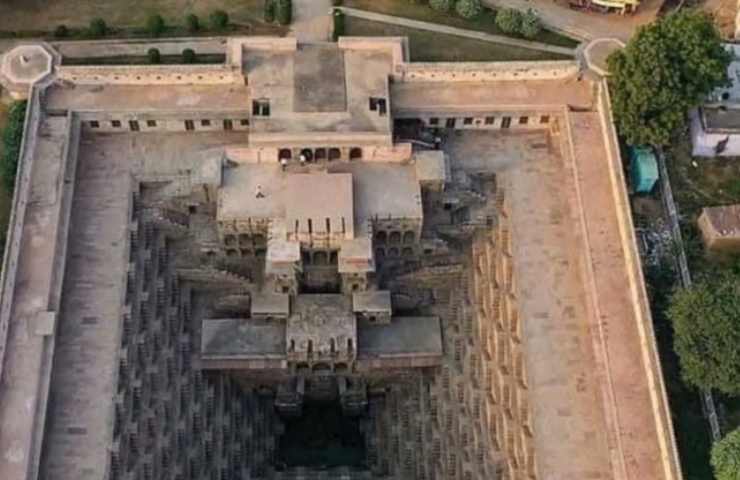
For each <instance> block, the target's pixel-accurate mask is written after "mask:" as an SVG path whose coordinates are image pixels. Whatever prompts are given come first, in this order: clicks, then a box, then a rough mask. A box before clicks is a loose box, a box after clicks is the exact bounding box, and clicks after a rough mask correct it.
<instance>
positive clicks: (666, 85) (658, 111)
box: [608, 10, 732, 145]
mask: <svg viewBox="0 0 740 480" xmlns="http://www.w3.org/2000/svg"><path fill="white" fill-rule="evenodd" d="M721 42H722V41H721V37H720V34H719V31H718V30H717V28H716V27H715V26H714V23H713V22H712V19H711V17H710V16H709V15H707V14H705V13H702V12H696V11H691V10H682V11H680V12H677V13H672V14H670V15H667V16H665V17H663V18H661V19H659V20H657V21H656V22H655V23H652V24H650V25H647V26H645V27H642V28H640V29H639V30H638V32H637V34H636V35H635V36H634V37H632V39H631V40H630V42H629V44H628V45H627V46H626V47H625V48H624V49H623V50H619V51H616V52H614V53H612V54H611V55H610V56H609V58H608V65H609V70H610V72H611V74H612V75H611V77H610V78H609V86H610V91H611V94H612V107H613V111H614V119H615V121H616V124H617V129H618V130H619V132H620V133H621V134H622V135H624V137H625V138H626V140H627V142H628V143H630V144H632V145H639V144H654V145H666V144H668V143H669V142H670V140H671V136H672V134H673V133H674V132H675V131H677V129H679V128H681V127H683V126H684V125H685V122H686V113H687V110H689V109H691V108H693V107H696V106H697V105H699V103H701V102H702V100H703V99H704V98H705V97H706V95H707V94H708V93H709V92H711V91H712V90H713V89H715V88H716V87H719V86H723V85H727V84H728V82H729V80H728V76H727V66H728V65H729V63H730V61H731V59H732V55H731V54H730V53H729V52H727V51H726V50H725V49H724V47H723V46H722V43H721Z"/></svg>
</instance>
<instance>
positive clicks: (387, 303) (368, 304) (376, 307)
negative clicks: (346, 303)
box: [352, 290, 393, 324]
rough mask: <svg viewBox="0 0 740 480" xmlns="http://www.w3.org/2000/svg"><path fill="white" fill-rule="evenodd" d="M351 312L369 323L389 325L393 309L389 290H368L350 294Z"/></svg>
mask: <svg viewBox="0 0 740 480" xmlns="http://www.w3.org/2000/svg"><path fill="white" fill-rule="evenodd" d="M352 310H353V311H354V312H355V314H356V315H357V316H358V317H359V318H362V319H364V320H367V321H368V322H370V323H373V324H375V323H382V324H386V323H390V322H391V315H392V314H393V309H392V307H391V292H390V291H389V290H368V291H365V292H355V293H354V294H352Z"/></svg>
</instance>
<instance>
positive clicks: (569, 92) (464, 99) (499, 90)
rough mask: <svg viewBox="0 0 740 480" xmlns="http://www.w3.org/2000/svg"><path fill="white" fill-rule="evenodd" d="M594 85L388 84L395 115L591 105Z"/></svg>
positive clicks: (569, 82)
mask: <svg viewBox="0 0 740 480" xmlns="http://www.w3.org/2000/svg"><path fill="white" fill-rule="evenodd" d="M592 87H593V84H592V83H591V82H588V81H579V80H578V79H576V78H568V79H564V80H549V81H547V80H518V81H512V80H501V81H491V82H410V83H402V82H396V83H393V84H392V85H391V97H392V99H393V115H394V116H401V117H404V116H412V115H413V114H415V113H417V112H424V111H435V110H450V111H467V112H476V111H485V110H487V109H507V108H521V109H523V110H526V109H538V108H543V107H551V108H552V107H557V108H560V107H562V106H563V105H570V106H573V107H578V108H590V107H592V106H593V102H594V99H593V91H592Z"/></svg>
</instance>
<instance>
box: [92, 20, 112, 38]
mask: <svg viewBox="0 0 740 480" xmlns="http://www.w3.org/2000/svg"><path fill="white" fill-rule="evenodd" d="M106 33H108V25H107V24H106V23H105V20H103V19H102V18H93V19H92V20H90V36H92V37H96V38H97V37H104V36H105V34H106Z"/></svg>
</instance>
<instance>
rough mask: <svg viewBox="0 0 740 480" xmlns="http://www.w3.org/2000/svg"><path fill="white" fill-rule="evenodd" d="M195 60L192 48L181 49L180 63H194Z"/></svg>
mask: <svg viewBox="0 0 740 480" xmlns="http://www.w3.org/2000/svg"><path fill="white" fill-rule="evenodd" d="M196 60H197V56H196V55H195V50H193V49H192V48H186V49H185V50H183V51H182V63H195V61H196Z"/></svg>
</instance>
